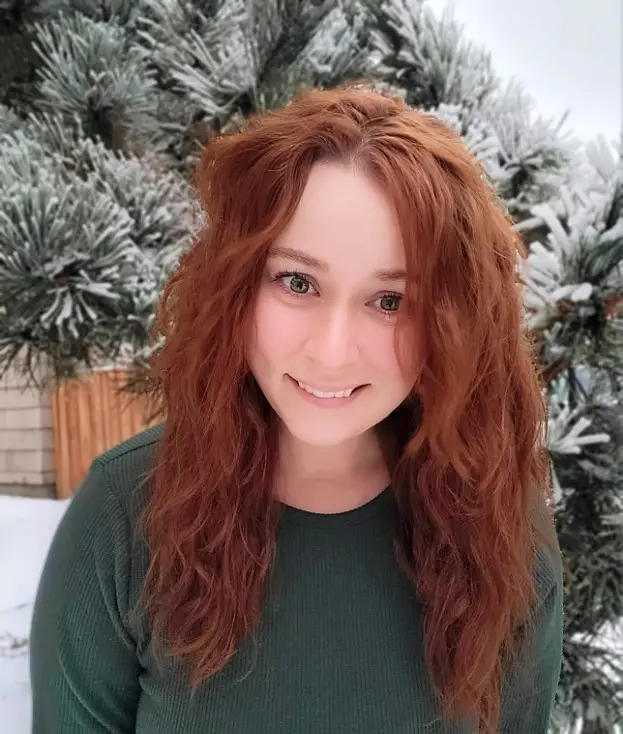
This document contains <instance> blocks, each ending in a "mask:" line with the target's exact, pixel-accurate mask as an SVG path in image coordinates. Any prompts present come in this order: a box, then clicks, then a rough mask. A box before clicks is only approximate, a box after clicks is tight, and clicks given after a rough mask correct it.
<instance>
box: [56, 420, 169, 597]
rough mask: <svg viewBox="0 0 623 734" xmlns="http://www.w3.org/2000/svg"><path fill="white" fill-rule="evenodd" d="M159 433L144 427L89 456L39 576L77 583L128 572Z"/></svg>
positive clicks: (136, 552)
mask: <svg viewBox="0 0 623 734" xmlns="http://www.w3.org/2000/svg"><path fill="white" fill-rule="evenodd" d="M161 433H162V427H161V426H157V427H155V428H151V429H149V430H147V431H143V432H142V433H140V434H138V435H136V436H134V437H132V438H131V439H129V440H127V441H124V442H123V443H121V444H119V445H118V446H115V447H114V448H112V449H110V450H108V451H106V452H104V453H102V454H100V455H99V456H97V457H96V458H95V459H94V460H93V462H92V463H91V466H90V468H89V470H88V472H87V475H86V477H85V478H84V480H83V481H82V483H81V485H80V486H79V487H78V489H77V490H76V492H75V494H74V495H73V497H72V498H71V499H70V500H69V503H68V506H67V509H66V510H65V513H64V514H63V517H62V518H61V521H60V523H59V525H58V527H57V529H56V533H55V535H54V538H53V540H52V544H51V546H50V549H49V551H48V557H47V562H46V566H45V569H44V574H43V576H44V580H45V579H53V582H54V583H53V585H54V584H57V583H61V582H62V581H63V580H64V582H70V580H71V579H74V580H75V585H80V584H84V583H85V578H86V577H88V578H89V579H94V578H96V577H97V578H99V579H100V581H101V580H102V579H103V577H104V576H108V575H111V576H112V575H115V576H116V578H117V579H118V578H121V576H122V575H125V574H126V573H129V571H130V568H131V566H133V565H134V563H135V562H136V560H137V557H138V556H142V550H141V549H140V548H139V547H138V546H137V545H135V544H134V543H135V536H134V530H135V529H136V528H137V523H138V520H139V516H140V512H141V509H142V507H143V506H144V504H145V501H146V498H147V494H148V487H149V484H150V483H149V481H148V479H149V473H150V470H151V467H152V465H153V461H154V458H155V449H156V446H157V443H158V440H159V438H160V435H161ZM104 569H105V572H104Z"/></svg>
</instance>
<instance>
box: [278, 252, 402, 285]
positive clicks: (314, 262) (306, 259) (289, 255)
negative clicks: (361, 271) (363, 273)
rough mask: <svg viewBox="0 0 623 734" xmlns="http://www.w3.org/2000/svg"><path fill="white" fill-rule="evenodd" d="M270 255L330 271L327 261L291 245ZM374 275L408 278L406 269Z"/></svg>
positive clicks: (326, 271)
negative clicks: (295, 248)
mask: <svg viewBox="0 0 623 734" xmlns="http://www.w3.org/2000/svg"><path fill="white" fill-rule="evenodd" d="M268 257H269V258H273V257H283V258H285V259H286V260H292V261H294V262H297V263H300V264H301V265H306V266H307V267H308V268H316V270H320V271H321V272H323V273H328V272H329V266H328V265H327V263H325V262H323V261H322V260H318V259H317V258H315V257H312V256H311V255H307V254H306V253H305V252H300V251H299V250H294V249H292V248H291V247H275V248H274V249H273V250H272V251H271V252H270V253H269V256H268ZM373 276H374V277H375V278H378V280H382V281H395V280H406V279H407V272H406V270H402V269H395V270H375V271H374V273H373Z"/></svg>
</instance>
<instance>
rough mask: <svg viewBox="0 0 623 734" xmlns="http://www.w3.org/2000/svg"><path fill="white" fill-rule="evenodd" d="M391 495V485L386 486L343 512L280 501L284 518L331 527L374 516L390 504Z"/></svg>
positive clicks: (353, 523)
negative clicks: (318, 510)
mask: <svg viewBox="0 0 623 734" xmlns="http://www.w3.org/2000/svg"><path fill="white" fill-rule="evenodd" d="M391 496H392V492H391V486H388V487H386V488H385V489H383V490H381V492H379V494H377V495H376V496H375V497H373V498H372V499H371V500H368V501H367V502H365V503H364V504H363V505H359V507H354V508H353V509H352V510H344V511H343V512H331V513H325V512H312V511H311V510H303V509H301V508H299V507H293V506H292V505H288V504H285V503H282V504H281V506H282V511H283V518H284V519H285V520H288V521H293V522H296V523H299V524H302V525H309V526H313V527H319V528H328V529H331V528H340V527H344V526H345V525H356V524H359V523H361V522H365V521H366V520H369V519H371V518H373V517H376V516H377V515H378V514H379V513H381V512H382V511H383V510H385V509H386V508H388V507H389V506H390V504H391Z"/></svg>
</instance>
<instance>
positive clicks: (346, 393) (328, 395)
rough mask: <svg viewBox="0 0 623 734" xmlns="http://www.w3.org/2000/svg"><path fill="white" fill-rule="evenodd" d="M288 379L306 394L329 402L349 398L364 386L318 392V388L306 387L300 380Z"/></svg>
mask: <svg viewBox="0 0 623 734" xmlns="http://www.w3.org/2000/svg"><path fill="white" fill-rule="evenodd" d="M288 377H290V379H291V380H292V381H293V382H295V383H296V384H297V385H298V386H299V387H300V388H301V390H304V391H305V392H306V393H309V394H310V395H313V396H314V397H316V398H321V399H325V400H331V399H335V398H349V397H350V396H351V395H352V394H353V393H354V392H356V391H357V390H360V389H361V388H362V387H365V385H356V386H355V387H346V388H342V389H340V390H333V391H328V390H318V388H316V387H313V386H312V385H308V384H307V383H306V382H301V380H297V379H296V378H294V377H291V376H290V375H288Z"/></svg>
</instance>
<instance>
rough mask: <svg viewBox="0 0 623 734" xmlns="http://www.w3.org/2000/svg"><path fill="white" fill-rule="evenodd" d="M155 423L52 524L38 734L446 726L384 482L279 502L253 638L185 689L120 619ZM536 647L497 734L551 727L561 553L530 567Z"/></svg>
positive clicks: (431, 731)
mask: <svg viewBox="0 0 623 734" xmlns="http://www.w3.org/2000/svg"><path fill="white" fill-rule="evenodd" d="M160 432H161V429H160V428H156V429H152V430H150V431H147V432H145V433H143V434H140V435H139V436H136V437H134V438H132V439H131V440H129V441H127V442H125V443H124V444H122V445H121V446H118V447H116V448H115V449H113V450H111V451H109V452H107V453H106V454H104V455H103V456H101V457H99V458H98V459H97V460H96V461H95V462H94V464H93V466H92V468H91V470H90V473H89V475H88V477H87V479H86V481H85V482H84V484H83V486H82V487H81V488H80V490H79V491H78V493H77V494H76V495H75V497H74V498H73V499H72V501H71V503H70V505H69V507H68V509H67V512H66V514H65V516H64V517H63V519H62V521H61V524H60V526H59V528H58V531H57V533H56V536H55V538H54V541H53V543H52V546H51V549H50V551H49V555H48V558H47V561H46V564H45V568H44V571H43V575H42V578H41V582H40V586H39V591H38V595H37V599H36V604H35V612H34V619H33V625H32V637H31V675H32V691H33V728H32V732H33V734H130V733H131V732H132V733H134V732H136V733H137V734H450V733H451V732H462V733H466V732H470V731H471V729H469V728H467V727H465V726H463V727H461V726H458V725H456V724H451V723H449V722H447V721H443V720H442V718H441V717H440V715H439V711H438V708H437V706H436V704H435V700H434V696H433V691H432V688H431V683H430V680H429V677H428V675H427V672H426V667H425V663H424V655H423V645H422V604H421V601H420V600H419V599H418V598H417V596H416V595H415V593H414V592H413V590H412V587H411V585H410V584H409V582H408V581H407V579H406V577H405V576H404V575H403V574H402V572H401V571H400V570H399V568H398V565H397V563H396V561H395V559H394V555H393V550H392V539H391V538H392V522H393V504H392V498H391V494H390V493H389V492H388V491H386V492H384V493H383V494H381V495H379V496H378V497H377V498H376V499H374V500H372V501H371V502H369V503H368V504H366V505H364V506H363V507H360V508H358V509H355V510H352V511H350V512H344V513H340V514H336V515H321V514H314V513H310V512H305V511H302V510H296V509H293V508H289V507H288V508H286V510H285V514H284V517H283V520H282V522H281V525H280V528H279V532H278V538H277V549H278V556H277V562H276V565H275V569H274V574H273V578H272V584H271V590H270V593H269V595H268V600H267V603H266V605H265V608H264V612H263V616H262V620H261V624H260V625H259V628H258V634H257V644H256V645H255V646H254V645H253V644H251V643H250V642H248V643H245V644H243V645H242V646H241V648H240V650H239V653H238V655H237V657H235V658H234V660H233V661H232V662H231V663H230V664H229V665H228V666H227V667H226V668H225V669H223V671H221V672H220V673H219V674H217V675H216V676H214V677H213V678H211V679H210V680H209V681H208V682H206V683H205V684H203V685H202V686H201V687H200V689H199V691H198V692H197V693H196V695H195V696H194V697H191V692H190V690H189V687H188V686H187V683H186V680H185V677H184V675H183V671H182V669H181V666H179V665H178V664H176V665H170V666H168V667H166V668H164V669H160V668H158V667H157V666H156V665H155V664H154V661H153V659H152V656H151V653H150V647H149V633H148V630H147V629H145V628H138V626H137V627H136V628H132V627H130V626H129V624H128V623H127V622H126V621H125V618H126V614H127V612H128V610H129V609H130V608H131V606H132V605H133V604H134V603H135V602H136V600H137V598H138V594H139V593H140V588H141V584H142V581H143V578H144V574H145V570H146V563H147V555H146V552H145V548H144V546H143V545H142V544H141V543H140V542H136V541H134V540H132V533H133V529H134V527H135V522H136V519H137V516H138V513H139V511H140V509H141V507H142V506H143V503H144V499H145V492H146V490H145V489H142V488H141V487H144V486H146V483H145V482H141V478H142V475H143V474H144V472H145V471H146V469H147V468H148V467H149V466H150V462H151V460H152V456H153V451H154V446H155V444H156V442H157V440H158V437H159V436H160V435H161V433H160ZM535 568H536V578H537V584H538V589H539V603H538V606H537V607H535V611H534V623H535V625H536V637H535V640H536V642H535V644H534V646H531V647H530V649H528V650H527V651H526V659H525V663H524V664H523V665H522V666H521V667H522V671H521V672H522V673H523V675H522V676H521V681H522V682H519V683H516V684H514V685H513V687H510V688H509V690H508V691H507V694H506V695H505V700H504V703H503V715H502V724H501V730H500V731H501V732H502V734H545V733H546V732H547V722H548V719H549V716H550V710H551V707H552V701H553V698H554V693H555V689H556V686H557V682H558V676H559V672H560V667H561V642H562V579H561V568H560V564H559V560H558V559H553V558H552V557H551V556H550V555H549V554H547V553H543V554H540V555H539V557H538V563H537V564H536V567H535Z"/></svg>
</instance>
